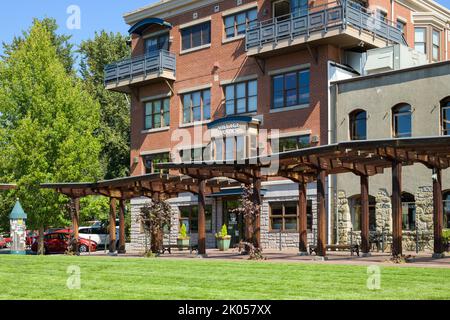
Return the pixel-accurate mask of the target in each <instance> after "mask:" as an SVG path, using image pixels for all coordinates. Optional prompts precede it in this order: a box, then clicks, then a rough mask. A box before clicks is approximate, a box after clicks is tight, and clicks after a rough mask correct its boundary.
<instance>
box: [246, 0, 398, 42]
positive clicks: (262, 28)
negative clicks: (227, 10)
mask: <svg viewBox="0 0 450 320" xmlns="http://www.w3.org/2000/svg"><path fill="white" fill-rule="evenodd" d="M347 26H352V27H354V28H356V29H358V30H359V31H365V32H368V33H371V34H373V35H374V36H377V37H380V38H382V39H384V40H386V41H389V42H392V43H401V44H405V43H406V42H405V40H404V37H403V33H402V31H401V30H400V29H399V28H397V27H396V26H395V24H394V23H393V22H391V21H389V20H385V19H381V18H379V17H377V16H376V14H374V13H373V12H371V11H369V10H368V9H366V8H364V7H363V6H361V5H360V4H358V3H356V2H354V1H351V0H342V1H336V2H332V3H327V4H325V5H321V6H315V7H310V8H308V9H304V10H301V11H298V12H293V13H290V14H288V15H285V16H279V17H275V18H272V19H269V20H265V21H260V22H256V23H252V24H250V25H249V26H248V28H247V30H246V48H247V49H250V48H253V47H262V46H263V45H264V44H276V43H277V42H278V41H280V40H284V39H291V40H294V39H295V38H297V37H303V36H305V35H306V36H309V35H310V34H311V33H313V32H317V31H325V32H326V31H327V30H328V29H331V28H336V27H339V28H342V29H345V28H347Z"/></svg>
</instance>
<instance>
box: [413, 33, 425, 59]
mask: <svg viewBox="0 0 450 320" xmlns="http://www.w3.org/2000/svg"><path fill="white" fill-rule="evenodd" d="M414 49H415V50H416V51H418V52H422V53H425V54H426V53H427V28H424V27H417V28H415V29H414Z"/></svg>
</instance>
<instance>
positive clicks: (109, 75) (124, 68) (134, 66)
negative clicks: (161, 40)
mask: <svg viewBox="0 0 450 320" xmlns="http://www.w3.org/2000/svg"><path fill="white" fill-rule="evenodd" d="M176 65H177V64H176V56H175V54H173V53H171V52H169V51H166V50H160V51H157V52H154V53H150V54H146V55H142V56H136V57H132V58H129V59H124V60H121V61H118V62H115V63H112V64H108V65H106V66H105V85H107V84H111V83H114V82H115V83H118V82H120V81H122V80H132V79H133V78H134V77H136V76H147V75H149V74H152V73H157V74H160V73H162V72H163V71H170V72H173V76H175V72H176Z"/></svg>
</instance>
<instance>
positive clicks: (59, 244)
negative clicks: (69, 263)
mask: <svg viewBox="0 0 450 320" xmlns="http://www.w3.org/2000/svg"><path fill="white" fill-rule="evenodd" d="M70 236H71V234H70V233H68V232H61V231H59V232H52V233H47V234H46V235H45V236H44V251H45V254H50V253H64V252H66V251H67V248H68V247H69V242H70ZM89 247H90V248H91V251H95V250H97V243H96V242H95V241H92V240H91V241H90V240H87V239H84V238H78V250H79V252H88V251H89ZM37 250H38V241H35V242H34V243H33V244H32V245H31V251H33V252H37Z"/></svg>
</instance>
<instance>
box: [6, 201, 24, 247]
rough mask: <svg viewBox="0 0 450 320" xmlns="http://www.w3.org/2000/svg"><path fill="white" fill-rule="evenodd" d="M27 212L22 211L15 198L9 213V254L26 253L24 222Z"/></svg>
mask: <svg viewBox="0 0 450 320" xmlns="http://www.w3.org/2000/svg"><path fill="white" fill-rule="evenodd" d="M26 220H27V214H26V213H25V211H23V208H22V205H21V204H20V202H19V200H17V202H16V204H15V205H14V208H13V209H12V211H11V214H10V215H9V223H10V226H11V239H12V244H11V254H26V250H25V248H26V244H25V240H26V230H27V228H26V224H25V221H26Z"/></svg>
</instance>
